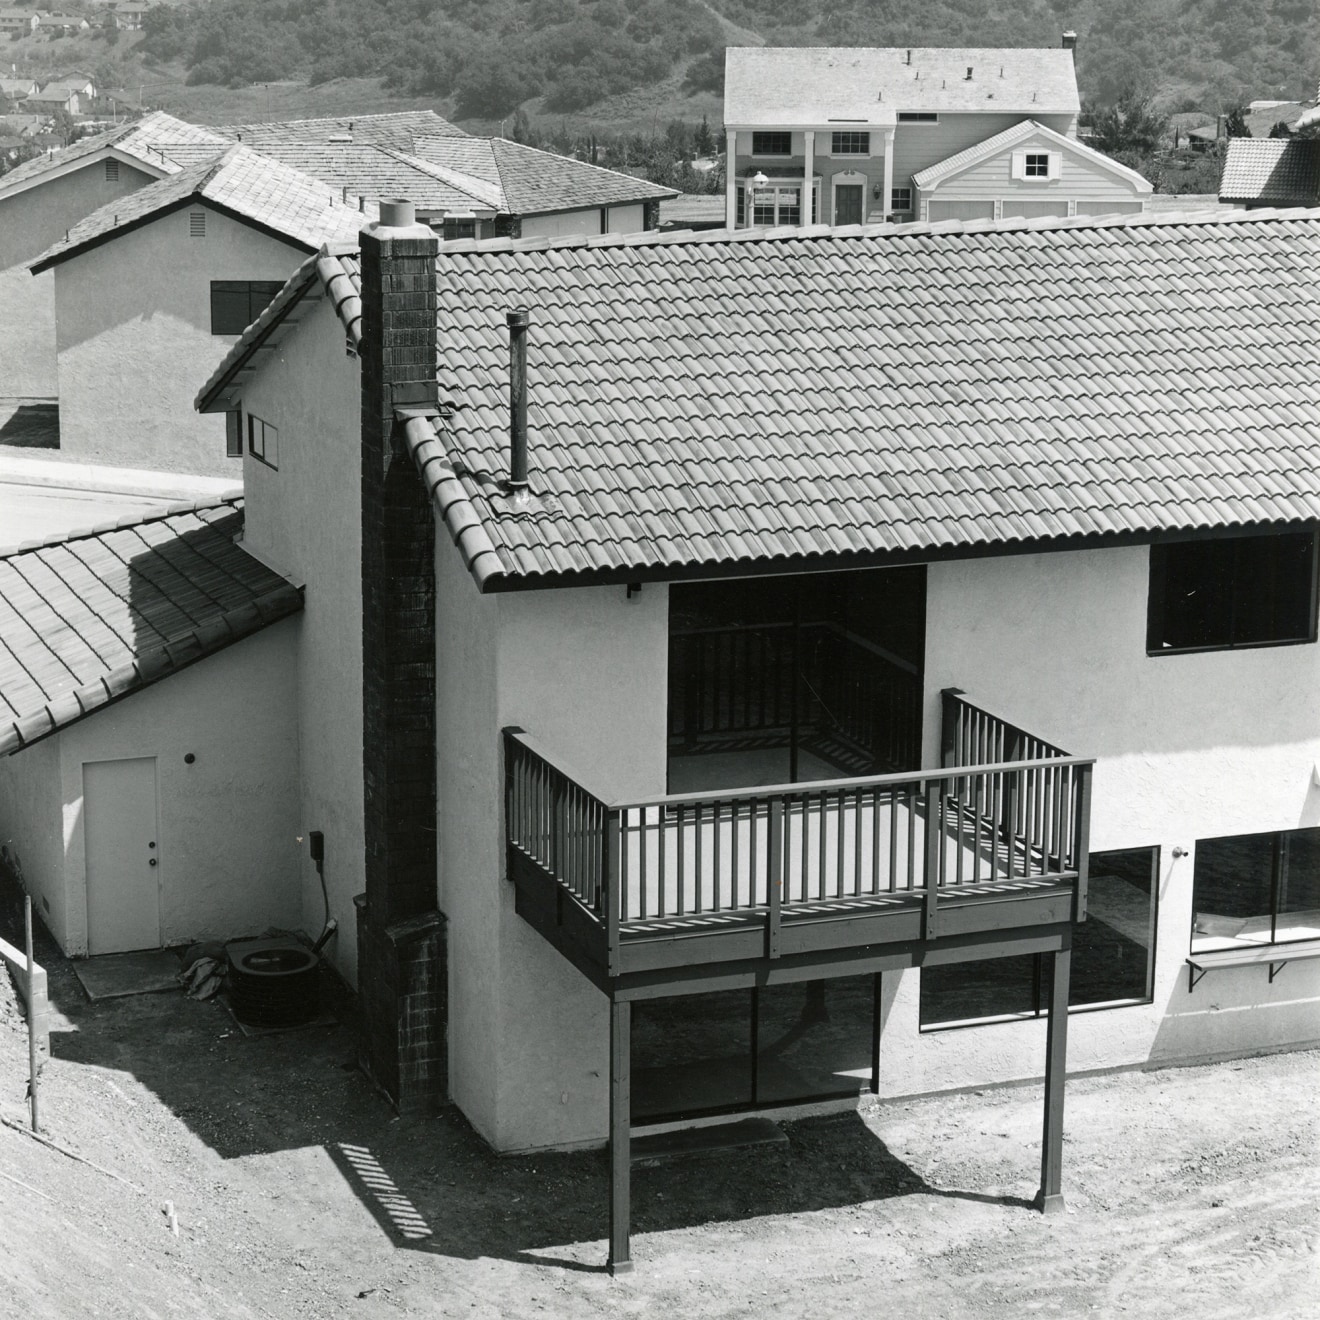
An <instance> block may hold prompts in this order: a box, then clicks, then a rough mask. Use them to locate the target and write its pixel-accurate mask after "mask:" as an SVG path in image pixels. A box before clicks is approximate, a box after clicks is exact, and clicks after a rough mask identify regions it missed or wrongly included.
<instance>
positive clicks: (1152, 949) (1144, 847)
mask: <svg viewBox="0 0 1320 1320" xmlns="http://www.w3.org/2000/svg"><path fill="white" fill-rule="evenodd" d="M1140 852H1149V853H1150V867H1151V870H1150V917H1149V922H1148V926H1147V940H1148V944H1147V950H1146V974H1145V984H1144V989H1143V993H1142V994H1141V995H1140V996H1125V997H1123V998H1119V999H1104V1000H1096V1001H1093V1002H1088V1003H1081V1004H1074V1003H1073V1002H1072V992H1073V986H1074V985H1075V983H1076V971H1077V966H1076V962H1075V961H1074V963H1073V968H1072V970H1073V978H1072V980H1071V981H1070V982H1069V987H1068V996H1069V1002H1068V1013H1069V1015H1072V1014H1073V1013H1098V1012H1107V1011H1109V1010H1112V1009H1118V1008H1142V1007H1145V1006H1147V1005H1149V1004H1152V1003H1154V1002H1155V960H1156V956H1157V952H1158V944H1159V928H1160V874H1161V869H1162V866H1163V848H1162V845H1160V844H1139V845H1137V846H1136V847H1132V848H1106V849H1105V850H1104V852H1097V853H1092V854H1091V856H1092V859H1097V858H1103V857H1105V856H1106V855H1108V854H1110V853H1140ZM1092 869H1093V871H1094V870H1098V869H1099V868H1098V867H1093V868H1092ZM1086 924H1087V923H1085V922H1081V923H1077V922H1075V923H1073V930H1074V938H1073V944H1072V951H1073V952H1074V953H1075V952H1076V950H1077V947H1078V946H1077V939H1076V934H1075V932H1076V931H1077V930H1078V928H1079V927H1082V928H1084V927H1085V925H1086ZM1045 956H1046V955H1044V954H1041V953H1036V954H1021V955H1014V957H1022V958H1031V959H1033V960H1034V962H1033V969H1032V1007H1031V1008H1030V1009H1027V1010H1024V1011H1022V1012H1017V1013H988V1014H986V1015H985V1016H983V1017H972V1018H956V1019H950V1020H949V1021H945V1022H929V1023H927V1022H924V1021H922V1015H921V1004H920V995H921V993H922V991H921V984H923V983H919V986H918V1007H917V1021H918V1028H917V1030H918V1033H919V1034H922V1035H924V1034H925V1033H927V1032H936V1031H962V1030H964V1029H966V1028H968V1027H988V1026H995V1025H997V1024H999V1023H1003V1022H1034V1021H1037V1020H1038V1019H1040V1018H1042V1017H1044V1016H1045V1015H1046V1013H1047V1012H1048V1011H1049V1009H1048V1007H1047V1006H1046V1005H1045V1004H1044V1001H1043V992H1047V991H1048V988H1049V986H1048V978H1047V977H1046V975H1045V967H1044V964H1043V963H1042V961H1041V960H1042V959H1043V958H1044V957H1045ZM967 961H968V962H969V963H976V962H992V961H1001V960H998V959H969V960H967ZM951 965H952V966H955V967H960V966H965V965H967V964H966V963H954V964H951ZM922 974H923V975H924V971H923V973H922Z"/></svg>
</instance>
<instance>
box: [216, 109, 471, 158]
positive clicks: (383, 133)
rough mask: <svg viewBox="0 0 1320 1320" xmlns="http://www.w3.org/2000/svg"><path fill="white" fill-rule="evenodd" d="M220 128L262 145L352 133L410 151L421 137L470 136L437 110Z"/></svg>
mask: <svg viewBox="0 0 1320 1320" xmlns="http://www.w3.org/2000/svg"><path fill="white" fill-rule="evenodd" d="M216 131H217V132H219V133H224V134H226V135H227V136H229V137H231V138H236V139H237V140H239V141H241V142H246V143H247V144H248V145H249V146H253V147H257V148H259V149H260V148H264V147H266V146H269V145H271V144H273V143H277V142H328V141H330V140H331V139H332V138H342V137H351V138H352V139H353V141H354V142H374V143H375V144H376V145H377V146H383V147H398V148H400V149H402V150H404V151H407V150H408V149H409V148H410V147H411V146H412V144H413V142H414V141H416V140H417V139H418V138H423V137H459V138H461V137H465V136H466V134H465V133H464V132H463V130H462V129H461V128H458V127H456V126H455V125H453V124H451V123H450V122H449V121H448V120H447V119H441V118H440V116H439V115H438V114H436V113H435V111H434V110H400V111H393V112H391V113H387V114H379V115H343V116H338V117H331V118H325V119H284V120H277V121H275V122H272V123H262V124H227V125H225V126H224V127H223V128H219V129H217V130H216Z"/></svg>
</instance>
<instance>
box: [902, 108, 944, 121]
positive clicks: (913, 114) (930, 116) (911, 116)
mask: <svg viewBox="0 0 1320 1320" xmlns="http://www.w3.org/2000/svg"><path fill="white" fill-rule="evenodd" d="M898 122H899V123H900V124H938V123H939V122H940V117H939V115H938V114H936V112H935V111H934V110H900V111H899V112H898Z"/></svg>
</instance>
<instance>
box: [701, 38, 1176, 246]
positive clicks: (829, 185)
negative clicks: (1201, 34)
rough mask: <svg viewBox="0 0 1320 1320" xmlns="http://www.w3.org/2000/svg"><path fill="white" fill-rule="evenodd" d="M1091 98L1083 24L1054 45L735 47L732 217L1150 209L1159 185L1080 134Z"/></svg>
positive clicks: (990, 215) (776, 219)
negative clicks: (1083, 60) (1083, 85)
mask: <svg viewBox="0 0 1320 1320" xmlns="http://www.w3.org/2000/svg"><path fill="white" fill-rule="evenodd" d="M1080 104H1081V103H1080V100H1079V97H1078V92H1077V76H1076V72H1075V70H1074V67H1073V39H1072V34H1071V33H1069V34H1067V35H1066V36H1065V39H1064V44H1063V45H1062V46H1060V47H1058V48H1057V49H1045V50H1028V49H985V48H978V49H965V50H962V49H930V48H926V49H915V48H914V49H907V48H881V47H858V48H853V47H801V48H799V47H733V46H731V47H729V48H728V50H727V51H726V53H725V90H724V124H725V133H726V138H727V142H726V149H727V161H728V167H727V172H726V179H727V189H726V198H725V203H726V205H725V211H726V213H725V223H726V224H727V225H728V226H729V227H730V228H734V227H738V228H741V227H744V226H753V225H755V226H762V225H768V226H775V225H804V224H814V223H820V224H830V225H843V224H861V223H863V222H875V221H879V220H884V219H885V218H886V217H888V218H891V219H894V220H900V221H901V220H913V219H916V220H997V219H1008V218H1012V217H1016V216H1020V217H1024V218H1038V217H1041V216H1061V217H1062V216H1070V215H1098V214H1114V213H1124V212H1135V211H1141V210H1143V209H1144V207H1145V201H1144V199H1145V197H1146V196H1147V195H1149V193H1150V192H1151V191H1152V190H1151V185H1150V184H1149V183H1148V182H1147V181H1146V180H1145V179H1143V178H1142V177H1141V176H1140V175H1139V174H1137V173H1135V172H1134V171H1132V170H1129V169H1127V168H1126V167H1124V166H1122V165H1120V164H1118V163H1117V162H1116V161H1112V160H1110V159H1109V158H1108V157H1106V156H1103V155H1102V154H1101V153H1099V152H1097V151H1095V150H1093V149H1092V148H1090V147H1088V146H1085V145H1084V144H1082V143H1080V142H1078V141H1077V115H1078V112H1079V109H1080ZM804 197H809V198H810V206H809V207H808V206H804V204H803V198H804Z"/></svg>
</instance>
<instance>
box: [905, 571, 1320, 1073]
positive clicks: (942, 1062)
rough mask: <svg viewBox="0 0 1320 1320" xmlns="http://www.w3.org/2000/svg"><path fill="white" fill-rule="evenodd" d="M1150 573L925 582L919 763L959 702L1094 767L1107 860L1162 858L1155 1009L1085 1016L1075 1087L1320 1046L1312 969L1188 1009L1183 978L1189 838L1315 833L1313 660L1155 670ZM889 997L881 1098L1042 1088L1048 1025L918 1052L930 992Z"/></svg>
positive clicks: (1299, 656) (1274, 652)
mask: <svg viewBox="0 0 1320 1320" xmlns="http://www.w3.org/2000/svg"><path fill="white" fill-rule="evenodd" d="M1148 565H1149V551H1148V550H1147V549H1146V548H1144V547H1142V548H1132V549H1121V550H1096V551H1081V552H1072V553H1060V554H1051V555H1031V556H1014V557H1008V558H1003V559H985V560H973V561H966V562H962V563H948V564H935V565H931V567H930V569H929V577H928V594H927V641H926V694H927V707H926V722H925V738H926V758H925V762H926V764H928V765H933V764H936V763H937V761H938V737H939V692H940V689H941V688H945V687H960V688H963V689H964V690H965V691H966V692H967V694H968V697H969V698H970V699H971V700H973V701H980V702H982V703H983V704H984V705H985V706H986V707H987V708H989V709H991V710H993V711H994V712H995V713H997V714H1001V715H1003V716H1005V717H1006V718H1008V719H1010V720H1012V721H1014V722H1015V723H1017V724H1020V725H1022V726H1024V727H1026V728H1027V729H1030V730H1031V731H1032V732H1035V733H1038V734H1040V735H1042V736H1044V737H1046V738H1048V739H1050V740H1052V741H1054V742H1055V743H1057V744H1058V745H1060V746H1063V747H1065V748H1067V749H1068V750H1069V751H1071V752H1074V753H1075V754H1077V755H1079V756H1094V757H1096V768H1095V775H1094V790H1093V812H1092V831H1091V845H1092V848H1093V849H1094V850H1095V851H1105V850H1110V849H1117V848H1130V847H1145V846H1150V845H1159V847H1160V849H1161V852H1160V887H1159V927H1158V931H1157V948H1156V963H1155V994H1154V1002H1153V1003H1151V1004H1149V1005H1131V1006H1127V1007H1122V1008H1114V1009H1104V1010H1100V1011H1095V1012H1082V1013H1073V1014H1072V1015H1071V1019H1070V1027H1069V1049H1068V1060H1069V1069H1070V1070H1071V1071H1083V1070H1086V1069H1096V1068H1112V1067H1118V1066H1122V1065H1128V1064H1139V1063H1144V1062H1146V1061H1148V1060H1149V1061H1161V1060H1163V1061H1167V1060H1171V1059H1188V1058H1198V1057H1204V1056H1212V1055H1215V1054H1221V1053H1229V1052H1233V1051H1238V1050H1244V1049H1251V1048H1264V1047H1270V1046H1275V1045H1285V1044H1289V1043H1300V1042H1306V1041H1311V1040H1314V1039H1316V1038H1320V963H1318V962H1297V963H1292V964H1289V966H1288V967H1287V968H1286V969H1285V970H1284V972H1283V973H1282V974H1281V975H1280V976H1279V977H1277V978H1276V979H1275V981H1274V983H1273V984H1272V985H1271V984H1270V983H1269V980H1268V977H1267V975H1266V970H1265V968H1263V967H1244V968H1235V969H1226V970H1216V971H1212V972H1210V973H1208V974H1207V975H1206V976H1205V978H1204V979H1203V980H1202V981H1201V982H1200V983H1199V984H1198V985H1197V987H1196V989H1195V991H1194V992H1193V993H1190V994H1189V993H1188V989H1187V968H1186V965H1185V963H1184V959H1185V958H1186V956H1187V953H1188V951H1189V946H1190V932H1191V911H1192V909H1191V901H1192V873H1193V866H1194V863H1195V844H1196V840H1197V839H1198V838H1210V837H1214V836H1218V835H1225V834H1233V833H1252V832H1257V831H1265V830H1281V829H1296V828H1298V827H1301V826H1313V825H1317V824H1320V789H1318V788H1316V787H1315V786H1314V784H1313V783H1312V773H1313V770H1314V767H1315V765H1316V763H1317V760H1318V759H1320V648H1317V647H1316V646H1315V645H1303V646H1282V647H1266V648H1260V649H1254V650H1243V651H1233V652H1230V651H1220V652H1212V653H1206V654H1199V655H1181V656H1169V655H1162V656H1147V654H1146V598H1147V587H1148V580H1147V579H1148ZM1175 847H1178V848H1183V849H1186V850H1187V851H1188V852H1189V854H1190V855H1188V856H1185V857H1182V858H1180V859H1176V860H1175V858H1174V857H1173V855H1172V854H1173V850H1174V848H1175ZM890 980H891V985H890V986H889V994H890V995H891V996H892V1003H891V1004H890V1006H889V1012H888V1015H887V1017H886V1020H885V1025H884V1036H883V1045H882V1067H881V1082H882V1087H883V1090H884V1091H885V1093H886V1094H891V1095H898V1094H910V1093H913V1092H919V1091H930V1090H939V1089H942V1088H947V1087H956V1086H967V1085H977V1084H981V1083H987V1082H995V1081H1006V1080H1010V1079H1016V1078H1024V1077H1032V1076H1038V1075H1039V1074H1040V1073H1041V1071H1042V1069H1043V1063H1044V1048H1045V1026H1044V1023H1043V1021H1035V1022H1012V1023H996V1024H993V1025H986V1026H982V1027H975V1028H970V1029H966V1030H957V1031H945V1032H938V1031H937V1032H927V1033H925V1034H921V1033H919V1031H918V1007H919V980H920V978H919V974H918V973H917V972H907V973H904V974H903V975H902V976H901V977H894V978H890ZM895 981H896V982H897V985H895V984H893V983H892V982H895Z"/></svg>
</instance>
